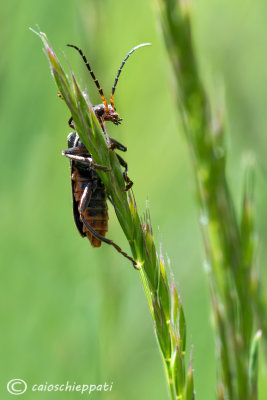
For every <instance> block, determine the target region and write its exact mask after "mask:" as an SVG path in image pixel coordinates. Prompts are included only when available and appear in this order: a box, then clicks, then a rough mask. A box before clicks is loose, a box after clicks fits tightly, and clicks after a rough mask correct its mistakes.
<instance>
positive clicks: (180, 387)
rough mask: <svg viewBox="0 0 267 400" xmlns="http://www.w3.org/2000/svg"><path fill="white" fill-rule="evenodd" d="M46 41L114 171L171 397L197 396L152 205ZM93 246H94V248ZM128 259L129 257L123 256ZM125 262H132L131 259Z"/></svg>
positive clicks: (109, 183)
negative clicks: (131, 188) (143, 206)
mask: <svg viewBox="0 0 267 400" xmlns="http://www.w3.org/2000/svg"><path fill="white" fill-rule="evenodd" d="M35 33H37V35H39V36H40V38H41V39H42V41H43V44H44V46H45V51H46V53H47V56H48V59H49V63H50V68H51V71H52V75H53V76H54V78H55V81H56V84H57V86H58V89H59V91H60V93H61V95H62V97H63V98H64V100H65V102H66V104H67V106H68V107H69V110H70V113H71V115H72V117H73V120H74V122H75V127H76V130H77V132H78V134H79V136H80V138H81V140H82V142H83V143H84V145H85V146H86V147H87V149H88V151H89V152H90V154H92V157H93V159H94V161H95V162H96V163H97V164H99V165H103V166H106V167H107V168H108V169H109V171H110V172H103V171H100V170H98V171H97V172H98V174H99V176H100V178H101V179H102V181H103V183H104V184H105V186H106V189H107V192H108V194H109V195H110V196H111V199H112V202H113V204H114V208H115V212H116V215H117V218H118V220H119V223H120V225H121V227H122V229H123V232H124V234H125V236H126V238H127V240H128V242H129V245H130V248H131V251H132V254H133V257H134V259H135V260H136V262H137V266H138V268H139V273H140V276H141V278H142V283H143V286H144V290H145V293H146V296H147V300H148V304H149V309H150V312H151V315H152V319H153V322H154V331H155V335H156V338H157V341H158V344H159V348H160V352H161V355H162V360H163V364H164V368H165V372H166V377H167V383H168V388H169V395H170V399H171V400H174V399H176V400H177V399H186V400H192V399H194V381H193V368H192V361H191V359H190V362H189V367H188V370H187V374H186V368H185V361H184V357H185V347H186V325H185V318H184V313H183V307H182V303H181V299H180V297H179V296H178V293H177V290H176V287H175V283H174V279H173V277H172V276H171V282H170V281H169V278H168V276H167V272H166V267H165V262H164V259H163V256H162V254H157V252H156V248H155V243H154V238H153V232H152V226H151V221H150V216H149V211H148V209H147V210H146V214H145V217H144V220H143V221H142V220H141V219H140V217H139V215H138V212H137V207H136V203H135V200H134V196H133V193H132V192H131V193H128V194H126V192H125V191H124V189H125V183H124V179H123V175H122V171H121V167H120V165H119V162H118V159H117V157H116V154H115V153H114V151H112V150H109V149H108V147H107V144H106V140H105V138H104V135H103V132H102V129H101V127H100V124H99V122H98V120H97V118H96V116H95V114H94V112H93V110H92V106H91V104H90V102H89V99H88V96H87V94H85V93H82V91H81V90H80V88H79V85H78V84H77V81H76V79H75V77H74V75H73V73H72V72H71V78H70V79H69V78H68V76H67V75H66V74H65V72H64V71H63V69H62V67H61V65H60V63H59V61H58V59H57V57H56V54H55V53H54V51H53V49H52V48H51V46H50V45H49V43H48V40H47V38H46V35H45V34H44V33H41V32H39V33H38V32H35ZM92 251H93V250H92ZM125 262H126V260H125ZM126 263H127V265H126V266H128V265H129V266H130V264H128V261H127V262H126Z"/></svg>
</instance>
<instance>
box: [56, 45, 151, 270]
mask: <svg viewBox="0 0 267 400" xmlns="http://www.w3.org/2000/svg"><path fill="white" fill-rule="evenodd" d="M146 45H149V43H143V44H140V45H138V46H136V47H134V48H133V49H132V50H130V51H129V53H128V54H127V55H126V57H125V58H124V59H123V61H122V63H121V66H120V68H119V70H118V72H117V75H116V78H115V81H114V84H113V87H112V91H111V97H110V104H108V102H107V101H106V98H105V96H104V93H103V90H102V89H101V87H100V85H99V82H98V80H97V79H96V77H95V75H94V73H93V71H92V69H91V67H90V65H89V63H88V61H87V59H86V57H85V55H84V54H83V52H82V51H81V49H79V48H78V47H77V46H75V45H71V44H68V45H67V46H69V47H73V48H74V49H76V50H77V51H78V52H79V54H80V55H81V57H82V58H83V61H84V63H85V65H86V67H87V69H88V70H89V72H90V75H91V76H92V78H93V80H94V82H95V84H96V86H97V89H98V91H99V94H100V96H101V98H102V103H101V104H99V105H97V106H94V107H93V110H94V113H95V115H96V117H97V119H98V121H99V123H100V125H101V127H102V130H103V132H104V135H105V137H106V140H107V144H108V146H109V148H110V149H111V150H114V149H117V150H121V151H124V152H125V151H126V150H127V148H126V147H125V146H124V145H122V144H121V143H119V142H118V141H117V140H115V139H112V138H109V137H108V135H106V131H105V126H104V123H105V122H106V121H110V122H113V123H114V124H115V125H119V124H120V123H121V121H122V118H120V117H119V114H118V113H117V111H116V108H115V105H114V93H115V90H116V86H117V83H118V79H119V76H120V74H121V71H122V68H123V66H124V64H125V62H126V60H127V59H128V58H129V56H130V55H131V54H132V53H133V52H134V51H135V50H136V49H138V48H139V47H143V46H146ZM69 125H70V127H71V128H73V129H75V124H74V122H73V120H72V117H71V118H70V119H69ZM62 154H63V155H64V156H66V157H68V158H69V159H70V164H71V180H72V198H73V216H74V221H75V224H76V226H77V229H78V231H79V233H80V234H81V236H83V237H85V236H87V238H88V239H89V241H90V243H91V245H92V246H93V247H100V246H101V244H102V242H105V243H107V244H110V245H112V246H113V247H115V249H116V250H117V251H118V252H119V253H121V254H122V255H124V256H125V257H126V258H128V259H129V260H131V261H132V262H133V264H134V266H135V267H136V262H135V261H134V260H133V258H132V257H130V256H128V255H127V254H126V253H125V252H123V251H122V250H121V248H120V247H119V246H118V245H117V244H115V243H114V242H113V241H112V240H110V239H107V238H106V237H105V235H106V232H107V231H108V206H107V199H108V198H109V197H108V195H107V192H106V188H105V186H104V184H103V183H102V181H101V179H100V178H99V176H98V174H97V170H102V171H106V170H107V169H106V168H105V167H103V166H100V165H97V164H96V163H95V162H94V160H93V158H92V156H91V154H90V153H89V152H88V150H87V149H86V147H85V146H84V144H83V143H82V141H81V139H80V138H79V136H78V134H77V132H71V133H70V134H69V136H68V149H67V150H64V151H63V152H62ZM116 156H117V158H118V161H119V163H120V164H121V166H122V167H123V168H124V172H123V177H124V181H125V189H124V190H125V191H127V190H129V189H130V188H131V186H132V185H133V182H132V181H131V180H130V179H129V177H128V174H127V172H128V167H127V163H126V162H125V161H124V160H123V158H122V157H121V156H120V155H119V154H117V153H116Z"/></svg>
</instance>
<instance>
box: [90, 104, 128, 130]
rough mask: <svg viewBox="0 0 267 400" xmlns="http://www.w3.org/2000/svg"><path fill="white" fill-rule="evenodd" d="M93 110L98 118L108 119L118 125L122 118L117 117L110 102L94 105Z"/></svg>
mask: <svg viewBox="0 0 267 400" xmlns="http://www.w3.org/2000/svg"><path fill="white" fill-rule="evenodd" d="M93 110H94V113H95V115H96V117H97V118H98V120H101V119H102V120H103V121H110V122H113V124H115V125H119V124H120V123H121V121H122V118H120V117H119V114H118V113H117V111H116V110H115V109H114V107H113V106H112V105H111V104H108V105H107V106H106V105H105V104H99V105H98V106H94V107H93Z"/></svg>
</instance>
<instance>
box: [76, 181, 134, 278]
mask: <svg viewBox="0 0 267 400" xmlns="http://www.w3.org/2000/svg"><path fill="white" fill-rule="evenodd" d="M95 185H96V181H93V183H92V182H89V183H88V185H87V186H86V187H85V189H84V191H83V194H82V197H81V200H80V203H79V208H78V209H79V213H80V217H81V220H82V222H83V224H84V225H85V226H86V228H87V229H88V230H89V231H90V232H91V234H92V235H93V236H95V237H96V238H97V239H99V240H101V241H102V242H104V243H107V244H109V245H111V246H113V247H114V248H115V249H116V250H117V251H118V252H119V253H120V254H122V255H123V256H124V257H126V258H128V260H130V261H131V262H132V263H133V266H134V268H135V269H137V270H139V268H138V267H137V263H136V261H135V260H134V259H133V258H132V257H130V256H128V254H127V253H125V252H124V251H123V250H122V249H121V248H120V247H119V246H118V245H117V244H116V243H114V242H113V241H112V240H110V239H107V238H105V237H103V236H101V235H100V234H99V233H97V232H96V231H95V230H94V229H93V228H92V227H91V226H90V225H89V224H88V222H87V221H86V219H85V217H84V214H85V212H86V208H87V207H88V205H89V202H90V199H91V196H92V193H93V191H94V190H95Z"/></svg>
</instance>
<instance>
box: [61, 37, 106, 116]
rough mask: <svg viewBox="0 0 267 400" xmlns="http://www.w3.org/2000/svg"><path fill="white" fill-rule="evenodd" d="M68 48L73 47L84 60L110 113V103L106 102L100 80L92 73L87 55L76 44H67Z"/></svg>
mask: <svg viewBox="0 0 267 400" xmlns="http://www.w3.org/2000/svg"><path fill="white" fill-rule="evenodd" d="M67 46H68V47H73V48H74V49H76V50H77V51H78V52H79V53H80V55H81V56H82V59H83V61H84V63H85V65H86V68H87V69H88V71H89V72H90V75H91V77H92V78H93V80H94V82H95V84H96V87H97V89H98V91H99V94H100V96H101V98H102V101H103V104H104V106H105V109H106V111H108V103H107V100H106V98H105V96H104V93H103V90H102V89H101V86H100V85H99V82H98V80H97V79H96V77H95V74H94V73H93V71H92V69H91V67H90V65H89V63H88V61H87V59H86V57H85V55H84V54H83V52H82V50H81V49H79V47H77V46H75V45H74V44H67Z"/></svg>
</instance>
